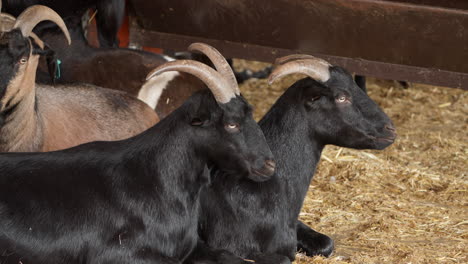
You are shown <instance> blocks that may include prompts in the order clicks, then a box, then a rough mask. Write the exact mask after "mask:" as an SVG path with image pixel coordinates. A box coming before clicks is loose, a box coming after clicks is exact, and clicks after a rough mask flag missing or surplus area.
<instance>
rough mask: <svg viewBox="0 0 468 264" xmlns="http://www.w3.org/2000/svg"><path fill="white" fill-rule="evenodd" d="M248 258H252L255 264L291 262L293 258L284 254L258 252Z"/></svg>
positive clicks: (289, 263) (286, 263)
mask: <svg viewBox="0 0 468 264" xmlns="http://www.w3.org/2000/svg"><path fill="white" fill-rule="evenodd" d="M248 259H252V260H253V261H255V262H253V263H255V264H291V263H292V262H291V260H290V259H289V258H288V257H287V256H284V255H279V254H268V253H256V254H251V255H250V256H249V257H248Z"/></svg>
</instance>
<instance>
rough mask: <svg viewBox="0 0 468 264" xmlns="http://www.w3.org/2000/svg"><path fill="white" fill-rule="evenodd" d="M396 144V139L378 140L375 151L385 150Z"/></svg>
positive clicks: (376, 140) (375, 143)
mask: <svg viewBox="0 0 468 264" xmlns="http://www.w3.org/2000/svg"><path fill="white" fill-rule="evenodd" d="M393 142H395V138H376V139H375V140H374V145H375V149H378V150H383V149H385V148H387V147H388V146H390V145H392V144H393Z"/></svg>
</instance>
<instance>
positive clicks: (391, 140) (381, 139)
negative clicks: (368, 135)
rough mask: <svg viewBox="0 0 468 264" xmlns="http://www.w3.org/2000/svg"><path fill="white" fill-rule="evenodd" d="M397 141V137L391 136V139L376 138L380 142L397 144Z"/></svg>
mask: <svg viewBox="0 0 468 264" xmlns="http://www.w3.org/2000/svg"><path fill="white" fill-rule="evenodd" d="M395 139H396V136H391V137H377V138H375V140H376V141H379V142H389V143H393V142H395Z"/></svg>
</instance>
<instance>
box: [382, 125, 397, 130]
mask: <svg viewBox="0 0 468 264" xmlns="http://www.w3.org/2000/svg"><path fill="white" fill-rule="evenodd" d="M385 129H387V130H390V131H392V132H395V131H396V129H395V126H393V124H386V125H385Z"/></svg>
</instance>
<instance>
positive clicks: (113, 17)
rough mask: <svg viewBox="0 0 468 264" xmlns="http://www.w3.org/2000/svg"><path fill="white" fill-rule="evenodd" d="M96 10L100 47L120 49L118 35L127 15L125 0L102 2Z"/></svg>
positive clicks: (102, 0) (99, 2)
mask: <svg viewBox="0 0 468 264" xmlns="http://www.w3.org/2000/svg"><path fill="white" fill-rule="evenodd" d="M96 9H97V14H96V23H97V29H98V37H99V46H100V47H104V48H109V47H118V46H119V40H118V39H117V33H118V32H119V28H120V26H121V25H122V20H123V17H124V14H125V0H101V1H98V3H97V6H96Z"/></svg>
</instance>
